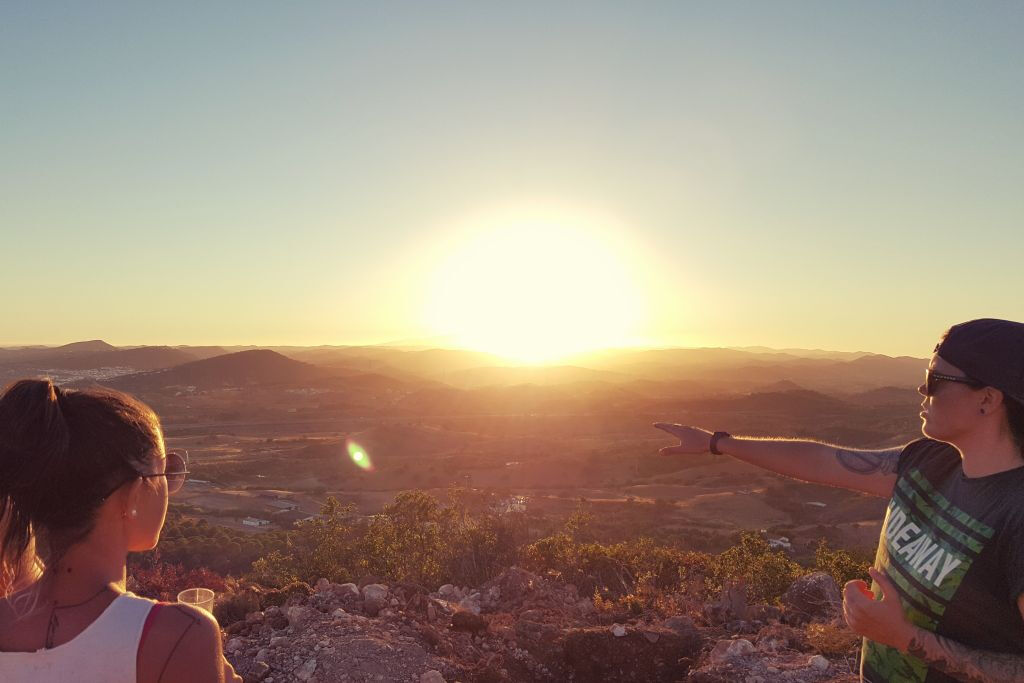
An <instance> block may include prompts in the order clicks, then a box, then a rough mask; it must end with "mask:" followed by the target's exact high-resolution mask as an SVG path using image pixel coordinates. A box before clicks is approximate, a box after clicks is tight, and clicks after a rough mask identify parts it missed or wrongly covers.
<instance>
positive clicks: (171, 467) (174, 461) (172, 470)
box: [100, 450, 189, 501]
mask: <svg viewBox="0 0 1024 683" xmlns="http://www.w3.org/2000/svg"><path fill="white" fill-rule="evenodd" d="M188 475H189V469H188V451H185V450H181V451H167V463H166V466H165V467H164V471H163V472H160V473H159V474H136V475H135V476H134V477H132V479H134V478H135V477H138V478H140V479H151V478H153V477H167V494H168V495H170V494H172V493H177V492H178V491H180V490H181V487H182V486H184V484H185V480H186V479H187V478H188ZM132 479H125V480H124V481H122V482H121V483H120V484H118V485H117V486H115V487H114V488H112V489H110V492H109V493H107V495H105V496H103V497H102V498H100V500H101V501H102V500H106V499H107V498H109V497H110V496H111V495H112V494H113V493H114V491H116V490H118V489H119V488H121V487H122V486H123V485H124V484H125V482H127V481H131V480H132Z"/></svg>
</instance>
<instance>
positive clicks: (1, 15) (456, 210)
mask: <svg viewBox="0 0 1024 683" xmlns="http://www.w3.org/2000/svg"><path fill="white" fill-rule="evenodd" d="M1022 33H1024V4H1021V3H1009V2H989V3H953V2H901V3H876V2H829V3H821V2H810V1H808V2H797V3H794V2H773V3H763V2H749V3H738V2H643V3H621V2H618V3H603V2H564V3H549V2H528V1H524V0H520V1H517V2H514V3H513V2H506V3H496V2H479V1H473V2H433V3H417V2H386V1H385V2H374V3H343V2H322V3H321V2H304V3H280V2H257V1H247V2H220V3H189V2H177V3H163V4H160V5H153V4H151V3H141V4H140V3H129V2H125V3H110V2H95V3H73V2H66V3H55V2H32V3H28V2H26V3H13V2H12V3H4V4H3V5H2V6H0V86H2V92H3V93H4V98H3V102H4V104H3V106H2V107H0V238H2V247H0V285H2V287H3V291H4V295H3V296H2V297H0V344H8V345H16V344H35V343H45V344H58V343H67V342H71V341H76V340H81V339H95V338H101V339H104V340H106V341H108V342H110V343H114V344H122V345H137V344H259V345H273V344H278V345H283V344H301V345H317V344H363V343H381V342H389V341H401V340H405V341H412V340H420V341H422V340H437V342H438V343H442V341H443V342H445V343H447V342H451V343H452V344H454V345H460V344H461V345H466V346H475V347H487V346H490V347H495V348H498V350H501V351H508V352H509V353H510V354H512V355H515V354H516V352H517V350H524V349H525V350H526V351H527V352H528V353H527V352H524V353H523V354H522V355H523V356H524V357H526V356H530V355H531V354H532V355H536V356H537V357H540V356H542V355H544V354H543V350H544V349H546V348H550V349H555V350H570V349H572V350H577V349H578V348H581V347H582V346H583V345H585V344H589V345H592V346H598V345H645V346H675V345H683V346H745V345H764V346H772V347H777V348H783V347H802V348H826V349H835V350H849V351H855V350H866V351H875V352H880V353H887V354H891V355H897V354H906V355H915V356H919V357H920V356H926V355H927V354H928V353H929V352H930V350H931V348H932V346H933V345H934V343H935V340H936V339H937V337H938V336H939V334H940V333H941V332H942V331H943V330H944V329H945V328H946V327H948V326H949V325H950V324H953V323H955V322H959V321H962V320H967V319H971V318H976V317H1003V318H1011V319H1016V320H1022V319H1024V297H1022V296H1021V291H1022V289H1024V268H1022V260H1024V230H1022V229H1021V228H1022V226H1021V218H1022V216H1024V192H1022V191H1021V188H1022V187H1024V66H1022V64H1024V41H1021V40H1019V36H1020V35H1021V34H1022Z"/></svg>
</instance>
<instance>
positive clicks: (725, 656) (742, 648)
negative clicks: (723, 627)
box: [709, 638, 755, 664]
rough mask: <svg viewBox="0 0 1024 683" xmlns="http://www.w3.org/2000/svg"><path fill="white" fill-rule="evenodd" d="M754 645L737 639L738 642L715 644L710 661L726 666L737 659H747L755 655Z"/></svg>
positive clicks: (727, 641) (719, 642)
mask: <svg viewBox="0 0 1024 683" xmlns="http://www.w3.org/2000/svg"><path fill="white" fill-rule="evenodd" d="M754 652H755V650H754V644H753V643H751V642H750V641H749V640H745V639H743V638H737V639H736V640H720V641H718V642H717V643H715V647H714V648H713V649H712V650H711V654H710V655H709V659H710V660H711V663H712V664H724V663H725V662H727V661H729V660H730V659H734V658H736V657H745V656H746V655H752V654H754Z"/></svg>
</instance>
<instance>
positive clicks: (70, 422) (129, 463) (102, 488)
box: [0, 379, 162, 597]
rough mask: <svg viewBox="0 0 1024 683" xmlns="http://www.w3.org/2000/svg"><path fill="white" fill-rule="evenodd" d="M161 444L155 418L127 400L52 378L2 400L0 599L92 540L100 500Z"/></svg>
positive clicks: (17, 388) (15, 389)
mask: <svg viewBox="0 0 1024 683" xmlns="http://www.w3.org/2000/svg"><path fill="white" fill-rule="evenodd" d="M161 442H162V435H161V430H160V423H159V420H158V419H157V417H156V415H155V414H154V413H153V411H152V410H151V409H150V408H149V407H147V406H146V405H144V404H142V403H141V402H139V401H137V400H136V399H134V398H132V397H130V396H128V395H126V394H122V393H119V392H115V391H109V390H83V391H64V390H62V389H61V388H60V387H58V386H56V385H55V384H53V382H52V381H50V380H49V379H42V380H37V379H23V380H20V381H17V382H15V383H14V384H12V385H11V386H9V387H8V388H7V389H6V390H5V391H4V392H3V393H2V394H0V597H3V596H4V595H9V594H10V593H12V592H14V591H15V590H16V589H18V588H19V587H21V586H23V585H24V584H25V583H26V582H29V581H31V580H32V579H33V578H35V577H36V576H37V575H38V570H39V569H40V568H41V567H42V566H45V565H46V564H49V563H50V562H51V561H52V560H53V559H54V558H56V557H57V556H58V555H59V554H60V553H62V552H63V551H64V550H66V549H67V548H68V547H69V546H70V545H72V544H74V543H75V542H77V541H79V540H81V539H82V538H84V537H85V536H86V535H88V533H89V532H90V531H91V530H92V527H93V525H94V523H95V519H96V513H97V512H98V510H99V508H100V506H101V505H102V503H103V497H104V496H105V495H107V493H109V491H110V490H111V487H115V486H116V485H117V484H118V482H123V481H127V480H128V479H129V478H130V477H131V476H133V475H134V474H137V473H138V472H139V471H140V467H141V466H142V465H143V464H144V463H145V462H146V460H147V459H149V458H150V457H152V456H153V455H154V453H155V452H156V451H158V449H159V447H160V444H161Z"/></svg>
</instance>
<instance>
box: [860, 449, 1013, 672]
mask: <svg viewBox="0 0 1024 683" xmlns="http://www.w3.org/2000/svg"><path fill="white" fill-rule="evenodd" d="M897 472H898V474H899V477H898V479H897V481H896V487H895V489H894V491H893V497H892V499H891V500H890V501H889V509H888V511H887V512H886V515H885V522H884V523H883V524H882V533H881V537H880V538H879V540H878V553H877V554H876V556H875V567H876V568H878V569H879V570H881V571H883V572H885V574H886V576H888V577H889V579H890V580H891V581H892V582H893V584H895V585H896V587H897V588H898V589H899V592H900V598H901V599H902V601H903V605H904V609H905V612H906V614H907V617H908V618H909V619H910V621H911V622H913V623H914V624H915V625H917V626H920V627H921V628H924V629H927V630H929V631H933V632H935V633H938V634H939V635H942V636H945V637H947V638H950V639H952V640H954V641H956V642H958V643H962V644H963V645H967V646H969V647H973V648H977V649H979V650H989V651H994V652H1011V653H1017V654H1024V619H1022V618H1021V614H1020V611H1019V609H1018V607H1017V597H1018V596H1019V595H1020V594H1021V593H1024V467H1018V468H1016V469H1012V470H1007V471H1006V472H999V473H998V474H992V475H989V476H987V477H975V478H968V477H966V476H965V475H964V471H963V468H962V466H961V460H960V453H959V452H958V451H957V450H956V449H955V448H953V447H952V446H950V445H949V444H947V443H943V442H941V441H934V440H932V439H918V440H917V441H912V442H911V443H909V444H907V446H906V447H904V449H903V452H902V453H901V454H900V460H899V465H898V469H897ZM872 590H873V591H875V594H876V595H877V594H878V593H879V587H878V586H877V585H876V586H872ZM861 677H862V679H863V680H865V681H870V682H871V683H882V682H883V681H920V682H922V683H938V682H940V681H955V680H956V679H954V678H951V677H950V676H947V675H946V674H944V673H942V672H941V671H936V670H934V669H929V668H928V667H927V666H926V665H925V663H924V662H923V661H921V660H920V659H918V658H916V657H912V656H910V655H906V654H903V653H901V652H900V651H899V650H896V649H895V648H891V647H887V646H885V645H880V644H879V643H875V642H872V641H869V640H864V643H863V647H862V648H861Z"/></svg>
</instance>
